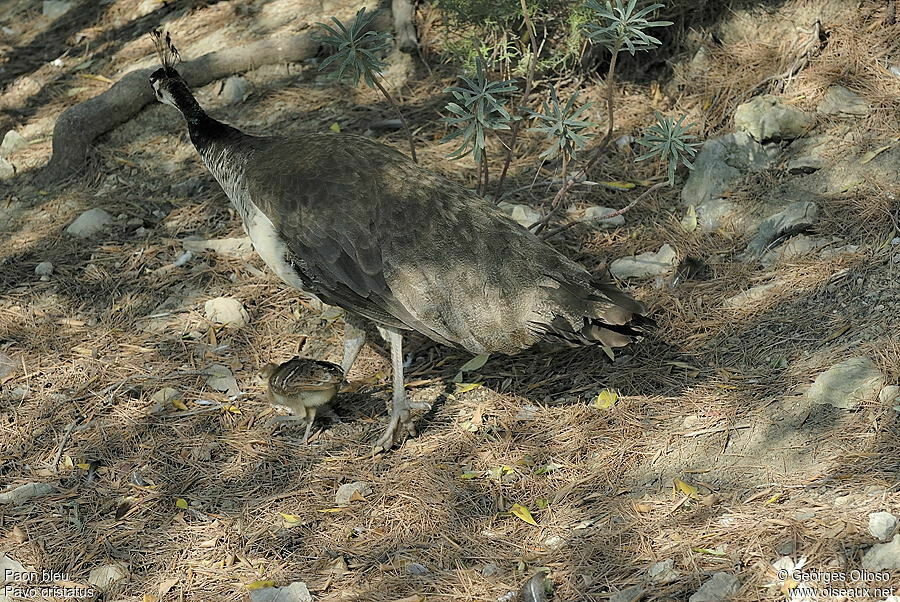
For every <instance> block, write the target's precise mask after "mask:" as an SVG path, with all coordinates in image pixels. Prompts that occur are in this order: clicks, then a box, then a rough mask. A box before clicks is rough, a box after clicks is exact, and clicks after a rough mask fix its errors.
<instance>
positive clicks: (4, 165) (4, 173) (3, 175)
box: [0, 157, 16, 180]
mask: <svg viewBox="0 0 900 602" xmlns="http://www.w3.org/2000/svg"><path fill="white" fill-rule="evenodd" d="M14 175H16V168H15V167H13V166H12V163H10V162H9V161H7V160H6V159H4V158H3V157H0V180H8V179H10V178H11V177H13V176H14Z"/></svg>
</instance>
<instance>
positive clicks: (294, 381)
mask: <svg viewBox="0 0 900 602" xmlns="http://www.w3.org/2000/svg"><path fill="white" fill-rule="evenodd" d="M259 373H260V376H262V377H263V378H264V379H266V382H267V384H268V387H267V388H266V395H267V396H268V398H269V403H271V404H272V405H274V406H283V407H285V408H287V409H288V410H290V411H291V413H292V414H293V416H282V417H280V419H281V420H306V434H304V435H303V443H304V444H305V443H308V442H309V434H310V432H311V431H312V426H313V421H314V420H315V419H316V411H317V410H318V409H319V408H321V407H323V406H325V405H327V404H328V402H330V401H331V400H332V399H333V398H334V396H335V395H337V392H338V389H340V388H341V383H343V382H344V371H343V370H341V367H340V366H338V365H337V364H332V363H331V362H325V361H321V360H313V359H308V358H301V357H295V358H293V359H290V360H288V361H286V362H284V363H283V364H271V363H270V364H266V365H265V366H263V367H262V368H261V369H260V371H259Z"/></svg>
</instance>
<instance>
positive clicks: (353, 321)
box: [341, 314, 366, 378]
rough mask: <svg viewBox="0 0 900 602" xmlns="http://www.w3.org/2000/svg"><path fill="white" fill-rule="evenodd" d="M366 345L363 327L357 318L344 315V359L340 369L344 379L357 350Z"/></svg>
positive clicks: (357, 353)
mask: <svg viewBox="0 0 900 602" xmlns="http://www.w3.org/2000/svg"><path fill="white" fill-rule="evenodd" d="M365 343H366V330H365V326H364V325H363V324H362V323H361V322H360V321H359V318H357V317H356V316H354V315H352V314H344V357H343V359H342V360H341V369H342V370H343V371H344V378H347V375H348V374H349V373H350V368H352V367H353V362H355V361H356V356H357V355H359V350H360V349H362V346H363V345H365Z"/></svg>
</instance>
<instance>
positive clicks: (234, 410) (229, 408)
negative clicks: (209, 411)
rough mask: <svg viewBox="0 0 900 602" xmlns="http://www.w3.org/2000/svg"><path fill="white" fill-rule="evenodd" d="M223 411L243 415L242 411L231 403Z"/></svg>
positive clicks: (223, 407) (224, 406)
mask: <svg viewBox="0 0 900 602" xmlns="http://www.w3.org/2000/svg"><path fill="white" fill-rule="evenodd" d="M222 409H223V410H225V411H226V412H231V413H232V414H240V413H241V409H240V408H239V407H237V406H236V405H234V404H231V403H229V404H226V405H223V406H222Z"/></svg>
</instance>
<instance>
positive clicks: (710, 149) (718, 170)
mask: <svg viewBox="0 0 900 602" xmlns="http://www.w3.org/2000/svg"><path fill="white" fill-rule="evenodd" d="M768 163H769V159H768V156H767V155H766V151H765V149H764V148H763V147H762V145H761V144H760V143H759V142H757V141H756V140H754V139H753V138H751V137H750V135H749V134H747V133H745V132H737V133H735V134H726V135H725V136H720V137H719V138H711V139H710V140H707V141H706V143H704V144H703V148H702V149H700V152H699V153H698V154H697V159H696V160H695V161H694V169H692V170H691V173H690V175H689V176H688V179H687V182H686V183H685V185H684V188H683V189H682V190H681V199H682V201H683V202H684V203H685V204H686V205H694V206H696V207H699V205H701V204H702V203H704V202H706V201H708V200H710V199H713V198H716V197H718V196H720V195H721V194H722V193H723V192H725V191H726V190H727V189H728V187H729V186H730V185H731V184H733V183H734V182H735V180H737V179H738V178H739V177H740V176H741V174H742V173H743V172H745V171H761V170H763V169H765V168H766V167H767V166H768Z"/></svg>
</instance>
